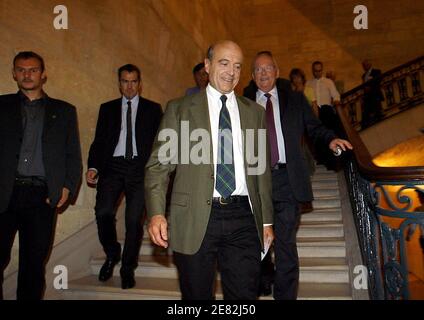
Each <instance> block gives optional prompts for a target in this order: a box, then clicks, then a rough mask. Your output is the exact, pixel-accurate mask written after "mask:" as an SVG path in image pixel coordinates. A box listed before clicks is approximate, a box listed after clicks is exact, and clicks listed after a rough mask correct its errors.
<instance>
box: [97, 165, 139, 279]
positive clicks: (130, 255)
mask: <svg viewBox="0 0 424 320" xmlns="http://www.w3.org/2000/svg"><path fill="white" fill-rule="evenodd" d="M143 184H144V181H143V168H142V167H140V165H139V164H138V163H137V160H125V159H123V158H114V159H113V160H112V161H111V162H110V164H109V165H108V167H107V168H106V169H105V171H104V172H102V173H101V175H100V176H99V182H98V185H97V197H96V207H95V211H96V221H97V227H98V233H99V240H100V243H101V244H102V246H103V249H104V251H105V253H106V256H107V257H108V258H109V259H114V260H119V258H120V256H121V245H120V244H119V242H118V239H117V234H116V209H117V206H118V204H119V200H120V198H121V196H122V193H124V194H125V199H126V207H125V244H124V249H123V254H122V269H123V270H128V271H130V270H134V269H135V268H137V265H138V255H139V251H140V246H141V241H142V238H143V227H142V219H143V215H144V186H143Z"/></svg>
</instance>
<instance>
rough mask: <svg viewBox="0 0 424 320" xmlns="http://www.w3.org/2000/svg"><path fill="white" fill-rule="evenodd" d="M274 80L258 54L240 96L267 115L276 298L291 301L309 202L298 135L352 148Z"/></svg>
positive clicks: (269, 64) (265, 54) (274, 69)
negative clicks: (302, 206) (302, 210)
mask: <svg viewBox="0 0 424 320" xmlns="http://www.w3.org/2000/svg"><path fill="white" fill-rule="evenodd" d="M278 76H279V69H278V66H277V63H276V61H275V59H274V58H273V56H272V53H271V52H269V51H262V52H259V53H258V54H257V55H256V57H255V59H254V61H253V64H252V77H253V80H254V81H255V84H256V86H257V87H256V88H249V89H250V90H249V89H247V90H245V92H244V95H245V96H246V97H248V98H250V99H252V100H254V101H256V102H257V103H259V104H261V105H262V106H263V107H265V110H266V114H267V133H268V137H269V143H270V146H271V174H272V199H273V205H274V234H275V243H274V251H275V264H276V272H275V283H274V298H275V299H277V300H283V299H284V300H286V299H287V300H289V299H296V298H297V291H298V285H299V258H298V253H297V247H296V232H297V229H298V226H299V222H300V214H299V203H300V202H309V201H312V199H313V194H312V187H311V182H310V174H309V170H308V165H307V163H306V160H305V157H304V154H303V151H302V144H301V142H302V136H303V134H304V132H305V130H306V132H307V133H308V135H309V136H310V138H311V139H312V141H313V142H314V143H316V142H317V141H320V140H321V141H323V142H325V143H326V145H328V146H329V148H330V149H331V150H333V152H334V151H336V149H337V148H338V147H339V148H341V149H342V150H346V149H351V148H352V146H351V145H350V143H349V142H348V141H346V140H342V139H338V138H337V137H336V136H335V134H334V133H333V132H332V131H331V130H328V129H326V128H325V127H324V126H323V125H322V123H321V122H320V121H319V120H318V119H317V118H316V117H315V116H314V114H313V112H312V108H311V106H310V105H309V104H308V102H307V100H306V98H305V96H304V95H303V93H301V92H295V91H293V90H291V89H290V87H288V86H287V85H284V82H283V81H279V82H278V83H277V79H278ZM252 89H253V90H252Z"/></svg>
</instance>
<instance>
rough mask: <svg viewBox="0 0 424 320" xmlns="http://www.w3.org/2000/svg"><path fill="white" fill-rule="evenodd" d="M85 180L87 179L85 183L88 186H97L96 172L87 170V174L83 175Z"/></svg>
mask: <svg viewBox="0 0 424 320" xmlns="http://www.w3.org/2000/svg"><path fill="white" fill-rule="evenodd" d="M85 178H86V179H87V182H88V183H89V184H97V178H98V175H97V171H96V170H91V169H90V170H88V171H87V173H86V174H85Z"/></svg>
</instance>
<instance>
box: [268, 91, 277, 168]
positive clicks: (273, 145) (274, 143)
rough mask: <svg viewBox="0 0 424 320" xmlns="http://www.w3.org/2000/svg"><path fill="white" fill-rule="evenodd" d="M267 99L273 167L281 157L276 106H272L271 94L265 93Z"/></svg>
mask: <svg viewBox="0 0 424 320" xmlns="http://www.w3.org/2000/svg"><path fill="white" fill-rule="evenodd" d="M265 97H266V98H267V100H266V122H267V128H268V129H267V131H268V138H269V144H270V147H271V167H273V166H275V165H276V164H277V162H278V159H279V158H280V157H279V155H278V142H277V130H275V121H274V108H273V107H272V101H271V94H269V93H265Z"/></svg>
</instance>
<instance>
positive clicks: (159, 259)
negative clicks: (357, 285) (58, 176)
mask: <svg viewBox="0 0 424 320" xmlns="http://www.w3.org/2000/svg"><path fill="white" fill-rule="evenodd" d="M104 260H105V258H104V257H98V258H95V259H93V260H92V261H91V264H90V265H91V273H92V274H94V275H97V274H99V271H100V268H101V266H102V264H103V262H104ZM172 261H173V257H172V256H140V257H139V266H138V267H137V269H136V270H135V275H136V276H137V277H149V278H170V279H177V278H178V271H177V268H176V267H175V265H174V264H173V262H172ZM299 262H300V282H316V283H347V282H348V281H349V274H348V271H349V270H348V269H349V268H348V266H347V265H346V262H345V259H344V258H328V257H326V258H301V259H300V261H299ZM119 268H120V264H119V265H118V266H117V267H115V274H116V275H117V274H118V272H119V271H118V270H119Z"/></svg>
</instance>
